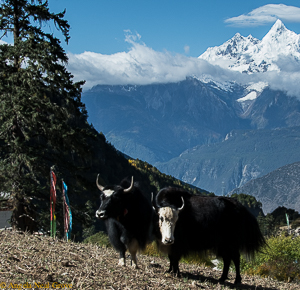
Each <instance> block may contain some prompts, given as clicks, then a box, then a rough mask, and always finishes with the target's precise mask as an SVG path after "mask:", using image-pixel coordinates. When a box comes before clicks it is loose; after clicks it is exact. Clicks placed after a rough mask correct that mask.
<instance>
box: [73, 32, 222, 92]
mask: <svg viewBox="0 0 300 290" xmlns="http://www.w3.org/2000/svg"><path fill="white" fill-rule="evenodd" d="M139 39H140V37H139V36H128V35H127V36H126V38H125V41H126V42H128V43H129V44H130V45H131V47H130V49H129V51H128V52H119V53H115V54H112V55H104V54H100V53H94V52H88V51H86V52H84V53H81V54H70V53H69V54H68V57H69V62H68V69H69V70H70V71H71V73H72V74H73V75H74V79H75V80H76V81H79V80H86V85H85V89H87V88H91V87H92V86H94V85H97V84H107V85H122V84H124V85H125V84H133V85H146V84H151V83H169V82H178V81H181V80H184V79H185V78H186V77H187V76H191V75H197V76H199V75H202V74H209V75H214V76H215V77H216V78H218V79H219V80H222V78H224V75H226V74H227V73H226V74H225V73H224V69H221V68H218V67H215V66H213V65H211V64H209V63H208V62H207V61H205V60H201V59H198V58H193V57H188V56H185V55H181V54H175V55H174V54H172V53H170V52H168V51H164V52H159V51H155V50H153V49H152V48H150V47H147V46H146V45H145V44H144V43H141V42H139Z"/></svg>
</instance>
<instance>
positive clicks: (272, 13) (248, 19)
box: [225, 4, 300, 26]
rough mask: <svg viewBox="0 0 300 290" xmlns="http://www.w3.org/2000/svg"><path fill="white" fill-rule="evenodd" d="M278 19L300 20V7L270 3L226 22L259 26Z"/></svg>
mask: <svg viewBox="0 0 300 290" xmlns="http://www.w3.org/2000/svg"><path fill="white" fill-rule="evenodd" d="M277 19H281V20H282V21H289V22H300V8H299V7H295V6H287V5H284V4H268V5H264V6H261V7H259V8H256V9H254V10H252V11H251V12H250V13H248V14H242V15H240V16H237V17H232V18H228V19H226V20H225V23H228V24H230V25H234V26H259V25H265V24H267V23H274V22H275V21H276V20H277Z"/></svg>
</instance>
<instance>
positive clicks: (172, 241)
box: [162, 238, 174, 245]
mask: <svg viewBox="0 0 300 290" xmlns="http://www.w3.org/2000/svg"><path fill="white" fill-rule="evenodd" d="M162 242H163V244H164V245H172V244H173V243H174V239H172V238H170V239H168V238H164V239H163V240H162Z"/></svg>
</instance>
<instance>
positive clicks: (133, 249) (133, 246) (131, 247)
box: [128, 239, 139, 269]
mask: <svg viewBox="0 0 300 290" xmlns="http://www.w3.org/2000/svg"><path fill="white" fill-rule="evenodd" d="M138 249H139V243H138V241H137V240H136V239H132V240H131V241H130V242H129V244H128V251H129V253H130V256H131V266H132V267H133V268H135V269H138V268H139V267H138V265H137V258H136V253H137V251H138Z"/></svg>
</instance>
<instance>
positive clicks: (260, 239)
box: [240, 208, 267, 257]
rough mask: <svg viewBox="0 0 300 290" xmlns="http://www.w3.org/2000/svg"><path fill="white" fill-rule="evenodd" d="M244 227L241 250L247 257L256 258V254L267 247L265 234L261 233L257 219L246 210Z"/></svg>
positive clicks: (243, 221)
mask: <svg viewBox="0 0 300 290" xmlns="http://www.w3.org/2000/svg"><path fill="white" fill-rule="evenodd" d="M241 222H242V223H243V225H242V228H241V229H242V231H243V233H242V235H241V238H242V240H241V241H240V242H241V243H240V245H241V250H242V252H244V253H245V254H246V255H247V256H250V257H252V256H254V254H255V252H258V251H260V250H261V248H262V247H264V246H265V245H267V243H266V240H265V238H264V236H263V234H262V233H261V231H260V228H259V224H258V222H257V220H256V218H255V217H254V216H253V215H252V214H251V213H250V212H249V211H248V210H247V209H246V208H245V210H244V212H243V220H242V221H241Z"/></svg>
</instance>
